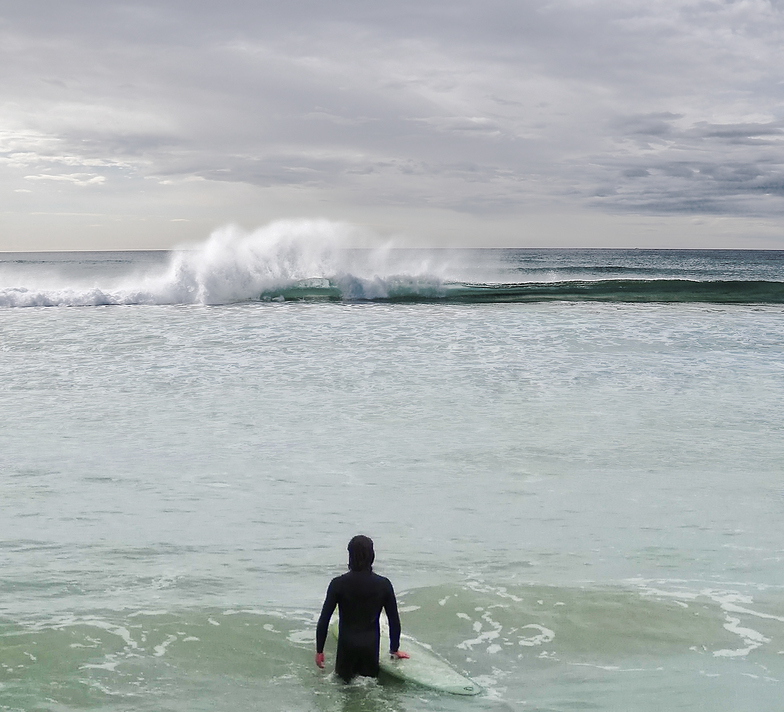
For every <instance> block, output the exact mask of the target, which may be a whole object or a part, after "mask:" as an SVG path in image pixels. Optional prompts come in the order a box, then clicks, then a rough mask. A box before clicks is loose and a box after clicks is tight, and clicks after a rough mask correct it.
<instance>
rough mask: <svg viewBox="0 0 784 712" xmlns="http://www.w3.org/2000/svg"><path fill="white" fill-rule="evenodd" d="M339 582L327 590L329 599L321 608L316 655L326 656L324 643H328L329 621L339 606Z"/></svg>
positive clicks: (334, 580) (333, 583)
mask: <svg viewBox="0 0 784 712" xmlns="http://www.w3.org/2000/svg"><path fill="white" fill-rule="evenodd" d="M337 587H338V586H337V582H336V579H333V580H332V582H331V583H330V584H329V588H328V589H327V597H326V598H325V599H324V605H323V606H322V608H321V615H320V616H319V619H318V624H317V625H316V653H318V654H319V655H323V654H324V643H326V641H327V631H328V630H329V619H330V618H332V614H333V613H334V611H335V606H337V605H338V593H337Z"/></svg>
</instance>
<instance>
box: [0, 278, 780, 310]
mask: <svg viewBox="0 0 784 712" xmlns="http://www.w3.org/2000/svg"><path fill="white" fill-rule="evenodd" d="M173 291H176V290H149V291H148V290H144V289H138V290H117V291H110V290H106V291H104V290H101V289H98V288H89V289H83V290H79V289H69V288H65V289H44V290H40V289H39V290H35V289H28V288H24V287H22V288H5V289H0V307H30V306H38V307H41V306H102V305H132V304H198V303H202V304H221V303H236V302H243V301H264V302H283V301H302V300H308V301H341V302H392V303H395V302H398V303H431V302H439V303H462V304H471V303H475V304H482V303H513V302H518V303H521V302H523V303H524V302H529V303H532V302H554V301H562V302H617V303H654V302H658V303H668V302H669V303H708V304H784V282H764V281H695V280H685V279H654V280H636V279H635V280H633V279H621V280H588V281H578V280H569V281H561V282H523V283H516V284H470V283H463V282H442V281H440V280H438V279H436V278H427V277H409V276H401V277H392V278H387V279H380V278H376V279H372V280H367V279H359V278H357V277H353V276H351V275H348V276H342V277H337V278H313V279H304V280H295V281H292V282H289V283H287V284H281V285H276V286H275V287H272V288H267V289H263V290H262V291H261V292H260V293H254V294H245V295H234V296H233V298H230V299H202V298H197V296H196V295H194V294H192V293H191V294H180V295H177V294H173V293H172V292H173ZM178 296H179V298H177V297H178Z"/></svg>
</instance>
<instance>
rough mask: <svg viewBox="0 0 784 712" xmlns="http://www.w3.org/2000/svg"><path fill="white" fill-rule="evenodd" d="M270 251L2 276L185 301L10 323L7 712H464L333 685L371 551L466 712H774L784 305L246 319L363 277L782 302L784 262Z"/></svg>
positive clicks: (345, 310) (213, 247) (371, 304)
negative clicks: (340, 607)
mask: <svg viewBox="0 0 784 712" xmlns="http://www.w3.org/2000/svg"><path fill="white" fill-rule="evenodd" d="M323 229H324V231H325V233H324V234H327V233H330V231H335V230H337V228H336V227H335V226H334V225H332V224H327V223H325V224H323ZM269 230H270V231H269V232H267V233H264V236H263V239H262V238H260V237H259V234H254V235H243V234H242V233H239V232H235V233H228V232H227V233H225V234H224V235H223V236H219V237H215V238H214V239H213V241H212V242H211V243H210V244H209V245H205V246H204V247H203V248H201V249H191V250H189V251H182V252H180V253H174V254H173V255H160V254H150V253H142V254H135V255H134V254H129V253H113V254H112V255H96V254H92V255H66V254H61V255H49V256H41V255H39V256H30V255H28V256H18V255H17V256H14V257H13V258H11V257H9V256H6V257H4V261H3V262H2V264H0V277H2V282H1V283H0V286H1V287H2V290H4V291H2V294H5V295H8V294H9V293H10V292H9V290H11V291H13V290H14V289H16V290H17V291H19V290H20V288H21V286H23V285H27V286H28V287H29V288H30V289H31V290H32V288H33V287H35V288H36V289H39V290H42V291H41V293H46V294H48V295H49V296H50V297H53V296H54V295H55V294H60V296H61V297H63V295H65V294H66V292H68V293H70V294H72V295H81V296H79V299H82V298H83V297H84V295H85V294H87V291H85V290H86V289H87V287H86V286H85V285H88V286H89V285H93V286H90V287H89V288H90V289H92V288H99V289H100V290H101V291H102V293H108V292H111V293H113V294H116V295H120V294H124V295H125V296H128V295H130V294H145V295H147V296H149V295H152V294H156V295H158V297H160V301H164V302H166V301H167V300H168V301H169V302H171V303H165V304H164V303H155V300H154V299H147V301H146V302H145V305H144V306H141V305H139V306H133V305H131V304H130V302H127V303H126V306H125V307H123V308H115V307H106V308H104V307H92V308H80V309H72V308H39V307H35V306H32V307H31V308H2V309H0V413H2V416H3V420H2V426H1V427H0V508H1V509H2V516H1V517H0V572H1V573H0V601H1V602H2V603H1V604H0V605H1V606H2V608H1V609H0V709H7V710H58V711H59V710H80V709H100V710H123V711H125V710H140V711H142V710H144V711H147V710H150V711H152V710H156V711H157V710H188V711H189V712H190V710H202V709H203V710H208V709H209V710H215V709H217V710H227V711H228V710H232V712H233V711H234V710H237V709H265V710H266V709H296V710H306V711H311V710H313V711H321V710H336V711H337V710H340V711H345V710H357V711H359V710H373V711H376V710H378V711H379V712H380V711H382V710H384V711H390V710H401V711H402V710H406V711H407V712H412V711H413V712H418V711H420V710H448V711H451V710H464V709H465V704H466V701H465V700H454V699H449V698H443V697H439V696H438V695H436V694H435V693H430V692H426V691H422V690H412V689H410V688H407V687H405V686H400V685H395V684H380V685H375V684H371V685H357V686H353V687H350V688H348V689H344V688H343V687H342V686H341V685H340V684H338V683H337V682H336V681H335V680H334V679H333V678H331V677H330V676H328V675H322V674H321V673H320V672H319V671H318V670H317V669H316V668H315V666H314V665H313V658H312V653H313V651H312V648H313V635H314V625H315V619H316V616H317V615H318V611H319V607H320V604H321V599H322V596H323V594H324V591H325V588H326V585H327V582H328V580H329V579H330V577H332V576H334V575H336V574H338V573H340V572H341V571H342V570H343V569H344V566H345V564H344V558H345V545H346V542H347V541H348V539H349V537H350V536H352V535H353V534H356V533H358V532H365V533H368V534H370V535H371V536H373V537H374V539H375V541H376V545H377V569H378V571H379V572H381V573H383V574H385V575H387V576H389V577H390V578H391V579H392V581H393V582H394V584H395V586H396V589H397V590H398V592H399V594H400V599H401V600H400V605H401V610H403V611H404V612H403V614H402V615H403V625H404V630H405V632H406V634H408V635H411V636H413V637H414V638H415V639H417V640H418V641H420V642H422V643H424V644H426V645H429V646H430V647H431V648H432V649H433V651H434V652H435V653H437V654H438V655H440V656H442V657H444V658H446V659H447V660H449V662H450V663H451V664H452V665H454V666H455V667H456V668H458V669H459V670H460V671H462V672H465V673H466V674H468V675H469V676H471V677H472V678H473V679H475V680H476V681H477V682H479V683H480V684H481V685H482V686H483V687H484V688H485V690H486V691H485V693H484V694H483V695H482V696H480V697H479V698H476V699H475V700H472V701H471V702H470V704H471V707H472V709H475V710H493V711H495V710H505V711H506V710H515V711H517V710H571V709H586V708H587V709H602V710H604V709H608V710H609V709H633V710H659V709H685V710H702V709H732V710H740V711H743V712H746V711H748V712H752V711H753V712H758V711H759V710H763V711H767V710H778V709H780V701H781V699H782V691H783V689H784V575H783V574H782V571H784V569H782V561H783V560H784V547H783V546H782V543H781V542H782V540H784V537H783V535H784V531H782V521H784V520H783V519H782V515H783V514H784V488H783V487H782V482H783V481H784V469H783V468H784V465H782V463H784V438H783V437H782V425H781V424H782V423H784V309H783V308H782V307H781V306H780V305H772V304H767V303H766V304H759V303H757V304H719V303H699V302H694V301H690V302H687V303H629V302H624V301H620V302H619V301H609V302H590V303H586V302H583V301H576V300H572V301H555V302H532V303H525V302H520V301H517V302H511V303H503V302H494V303H483V302H481V301H473V302H470V301H469V302H460V301H451V302H449V301H444V300H440V301H439V300H426V299H419V300H418V301H403V302H399V301H389V300H387V301H382V302H378V301H367V300H352V299H346V298H345V297H344V296H341V297H340V298H338V299H336V300H334V301H332V300H330V299H329V298H324V297H320V298H313V297H308V298H304V299H303V298H299V297H298V298H294V299H291V300H288V299H286V298H285V297H284V301H282V302H281V301H272V297H271V298H270V301H264V300H263V299H262V298H260V297H261V293H260V294H259V295H256V298H254V299H247V298H246V297H247V293H248V286H247V285H248V284H249V285H251V286H252V289H253V290H258V289H260V285H263V284H272V283H273V282H274V280H275V279H283V280H284V281H285V280H289V282H288V283H287V284H288V285H289V286H288V287H286V289H291V288H292V287H291V282H290V280H317V279H328V280H329V282H330V284H335V283H337V282H338V281H339V279H341V278H345V279H346V280H349V278H348V277H347V276H346V275H351V279H355V278H356V279H358V278H359V277H361V278H362V279H365V280H368V283H370V282H372V281H373V280H374V279H375V276H378V277H379V279H382V280H384V284H386V285H387V286H388V285H389V284H390V281H389V280H390V279H391V276H392V275H398V276H399V277H400V278H401V279H403V278H405V279H409V280H414V279H415V278H416V277H417V275H424V274H428V275H431V276H432V279H433V280H435V281H434V282H433V284H435V283H436V282H439V283H440V284H441V285H442V286H443V285H448V284H454V283H456V282H462V283H464V284H468V283H471V282H472V280H475V281H476V282H477V283H478V282H481V283H482V284H485V285H492V284H511V283H520V284H522V283H523V282H524V281H528V282H535V283H537V284H544V283H561V282H564V281H574V280H578V281H590V280H597V279H606V278H607V276H608V273H612V278H613V279H618V278H621V279H625V278H626V277H630V275H634V277H633V278H634V279H648V278H652V279H671V278H673V279H689V280H693V281H706V280H708V281H712V282H718V281H721V280H724V281H739V282H752V281H760V280H762V281H765V282H769V283H774V282H776V281H781V278H782V275H781V268H780V265H781V261H780V255H778V253H738V252H734V253H702V252H701V253H683V254H681V253H674V252H668V253H644V254H641V253H637V252H628V253H623V252H604V251H584V252H579V251H577V252H575V251H556V252H547V251H467V252H463V253H460V252H451V253H441V252H438V251H433V252H427V253H418V252H416V251H411V252H399V251H395V250H389V251H375V252H362V251H351V250H346V249H344V246H341V245H342V243H341V242H340V241H341V240H343V237H341V236H340V235H339V236H338V237H339V239H338V243H340V244H338V246H334V245H333V243H330V242H329V240H328V239H326V238H325V239H324V241H323V243H324V244H325V245H327V246H328V248H325V249H324V250H323V251H319V250H316V249H315V248H314V247H313V245H312V244H311V243H310V242H308V240H309V239H310V237H308V236H312V226H311V227H309V228H308V230H311V232H308V230H305V233H306V236H305V237H303V238H302V240H303V241H300V242H298V239H299V238H296V237H281V236H280V235H281V234H283V233H281V232H279V233H275V230H278V231H282V230H283V228H282V227H281V226H280V225H279V226H277V227H274V229H273V228H269ZM286 230H289V228H286ZM303 230H304V228H303ZM276 234H278V237H275V235H276ZM286 234H288V233H286ZM330 234H331V233H330ZM341 234H342V233H341ZM276 240H278V242H276ZM319 244H321V243H319ZM303 245H304V246H303ZM330 245H332V246H330ZM333 248H334V249H333ZM265 250H267V251H266V252H265ZM314 250H315V251H314ZM265 255H266V256H265ZM286 255H288V257H286ZM439 259H441V260H442V261H441V262H439ZM237 270H239V272H238V271H237ZM243 270H244V271H243ZM173 275H181V278H180V277H176V276H173ZM182 275H188V276H187V277H186V276H182ZM232 275H233V276H232ZM243 275H245V276H243ZM247 275H255V276H251V277H248V280H249V281H248V282H247V284H246V283H245V282H243V279H245V277H247ZM340 275H343V277H340ZM265 280H267V281H265ZM349 281H350V280H349ZM36 285H37V286H36ZM95 285H103V286H100V287H95ZM118 285H124V286H123V287H122V288H120V287H119V286H118ZM145 285H146V286H145ZM150 285H152V286H150ZM172 285H179V286H177V287H176V289H181V288H182V290H184V291H182V292H178V294H180V297H178V298H177V299H174V298H171V299H169V297H171V296H172V294H173V293H172V292H166V289H170V288H171V289H174V288H173V287H172ZM182 285H191V286H190V287H188V288H187V289H186V288H185V287H183V286H182ZM231 285H244V286H241V287H240V286H238V287H237V288H236V289H235V290H234V291H232V290H233V289H234V287H232V286H231ZM330 288H331V287H330ZM303 289H304V287H303ZM363 289H364V287H363ZM58 290H59V291H58ZM68 290H70V292H69V291H68ZM112 290H114V291H112ZM123 290H125V291H123ZM156 290H158V291H156ZM189 290H190V291H189ZM175 291H176V290H175ZM20 293H21V292H20ZM183 293H187V294H189V295H191V296H190V297H188V299H185V298H181V294H183ZM164 294H168V295H169V297H167V298H166V299H164V298H163V297H162V296H161V295H164ZM366 294H367V293H366ZM387 296H389V294H387ZM158 297H156V299H158ZM123 298H125V297H123ZM145 299H146V297H145ZM131 301H132V300H131ZM138 301H139V302H144V301H145V300H144V299H139V300H138ZM51 303H53V304H54V303H56V304H61V305H65V304H69V303H73V304H76V303H79V301H78V299H76V298H74V301H72V302H69V301H68V299H66V298H65V297H63V298H62V299H60V301H57V299H54V298H52V300H51ZM83 303H87V302H83ZM7 306H9V307H10V306H13V305H10V304H7ZM17 306H18V305H17ZM327 658H328V661H330V660H331V661H334V650H332V649H328V651H327Z"/></svg>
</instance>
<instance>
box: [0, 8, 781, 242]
mask: <svg viewBox="0 0 784 712" xmlns="http://www.w3.org/2000/svg"><path fill="white" fill-rule="evenodd" d="M0 196H1V197H2V204H0V250H25V249H122V248H157V247H160V248H165V247H170V246H172V245H174V244H176V243H178V242H182V241H186V240H187V241H195V240H201V239H204V238H206V237H207V236H208V235H209V233H210V232H211V231H212V230H213V229H214V228H216V227H219V226H221V225H224V224H226V223H237V224H239V225H241V226H244V227H246V228H248V229H250V228H254V227H257V226H259V225H263V224H265V223H267V222H269V221H270V220H273V219H276V218H299V217H324V218H329V219H334V220H343V221H346V222H349V223H353V224H355V225H359V226H361V227H363V228H366V229H367V230H368V232H369V234H376V235H379V236H382V237H384V236H390V235H392V236H396V237H397V239H399V240H400V241H401V242H403V243H406V244H411V245H416V244H422V245H471V244H474V245H487V246H505V245H519V246H553V247H559V246H595V247H613V246H627V247H729V246H736V247H773V248H782V249H784V2H782V1H781V0H740V1H738V2H731V1H726V2H720V1H714V0H695V1H693V2H691V1H689V2H679V1H676V0H670V1H658V0H645V1H644V2H643V1H641V2H637V1H627V0H554V1H552V2H529V1H528V0H482V1H481V2H478V1H475V2H467V1H466V0H417V1H415V2H411V1H409V0H395V1H394V2H383V3H382V2H374V1H373V0H351V1H349V0H303V1H297V0H287V1H286V2H265V1H263V0H255V1H253V2H250V1H247V2H246V1H239V0H223V2H220V3H218V2H206V1H201V0H157V1H156V2H150V3H146V2H130V1H126V2H112V0H68V1H67V2H65V1H64V0H56V1H53V2H49V1H46V0H40V1H39V0H26V1H25V2H16V1H15V0H4V1H3V2H2V4H0Z"/></svg>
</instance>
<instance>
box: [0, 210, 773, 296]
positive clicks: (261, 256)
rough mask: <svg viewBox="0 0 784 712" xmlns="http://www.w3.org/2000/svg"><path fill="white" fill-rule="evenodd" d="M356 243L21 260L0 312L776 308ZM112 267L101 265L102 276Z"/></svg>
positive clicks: (619, 270) (652, 281)
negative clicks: (297, 306) (94, 262)
mask: <svg viewBox="0 0 784 712" xmlns="http://www.w3.org/2000/svg"><path fill="white" fill-rule="evenodd" d="M357 234H358V231H357V230H356V229H355V228H352V227H351V226H349V225H346V224H343V223H336V222H330V221H326V220H315V221H314V220H289V221H278V222H275V223H272V224H270V225H268V226H266V227H264V228H261V229H259V230H256V231H254V232H250V233H247V232H244V231H242V230H240V229H239V228H237V227H226V228H223V229H221V230H218V231H216V232H215V233H214V234H213V235H212V236H211V237H210V238H209V239H208V240H207V241H206V242H204V243H203V244H200V245H196V246H191V247H186V248H182V249H178V250H175V251H173V252H172V253H170V254H169V255H168V261H167V262H166V263H165V264H162V265H160V264H159V265H157V266H156V265H150V266H148V267H147V268H146V270H144V271H140V272H136V273H134V274H130V275H128V274H126V275H123V276H116V277H113V278H112V277H109V276H108V275H107V273H106V271H105V269H104V271H100V270H99V272H98V273H97V275H96V276H92V277H89V276H88V275H90V270H87V269H83V270H82V271H81V272H80V271H79V269H78V268H79V266H80V259H79V258H78V257H72V255H69V259H68V260H67V263H68V264H69V265H71V274H70V275H68V276H66V275H64V274H63V273H62V272H59V273H58V272H53V271H51V270H53V269H55V268H56V267H57V265H58V264H59V265H61V266H62V265H64V264H65V263H66V262H65V261H63V260H62V259H61V260H59V262H58V261H55V262H50V263H47V262H46V261H45V260H40V259H37V260H22V259H19V260H15V261H13V262H14V263H15V264H14V269H12V270H11V271H10V272H9V271H8V270H5V271H4V272H2V273H0V307H25V306H97V305H136V304H227V303H236V302H242V301H253V300H256V301H290V300H326V301H347V302H352V301H385V302H433V301H437V302H461V303H466V302H468V303H473V302H476V303H483V302H544V301H603V302H705V303H715V304H732V303H739V304H781V303H784V282H782V281H775V280H765V279H747V280H739V279H733V278H731V277H729V276H727V275H722V276H719V277H717V275H715V274H712V275H708V274H702V275H701V276H699V277H698V278H696V279H695V278H694V276H695V275H694V274H693V273H692V274H688V275H687V276H683V277H682V276H681V275H679V274H678V273H675V274H674V273H673V270H672V269H671V268H668V269H667V270H666V271H661V270H660V271H659V272H657V271H656V269H652V268H651V266H649V265H646V266H643V267H640V266H633V265H596V264H593V263H591V264H593V266H589V267H586V266H579V265H577V266H575V265H571V266H561V267H554V266H553V265H548V266H546V267H538V266H536V265H532V264H530V263H523V264H520V263H516V264H509V263H508V262H507V263H505V264H504V261H503V260H501V261H496V262H495V263H493V260H490V262H488V263H484V266H483V264H482V260H478V261H477V253H481V252H483V251H481V250H480V251H477V250H462V251H461V250H441V251H432V250H430V251H418V250H395V249H392V247H391V246H387V247H383V248H376V249H363V250H358V249H351V247H350V245H351V244H352V243H353V242H355V241H356V238H357ZM360 237H361V236H360ZM484 252H492V251H484ZM127 254H132V253H127ZM6 262H7V261H6ZM110 262H111V261H107V260H106V259H105V258H104V259H103V260H102V261H101V265H103V267H104V268H105V267H106V266H107V265H109V264H110ZM523 262H524V261H523ZM84 264H85V263H82V264H81V266H82V267H84ZM74 265H75V267H74ZM44 269H48V270H50V271H49V272H46V273H45V272H44V271H43V270H44ZM74 269H75V270H76V271H75V272H74ZM684 274H685V273H684ZM523 277H524V281H513V280H521V278H523Z"/></svg>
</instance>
